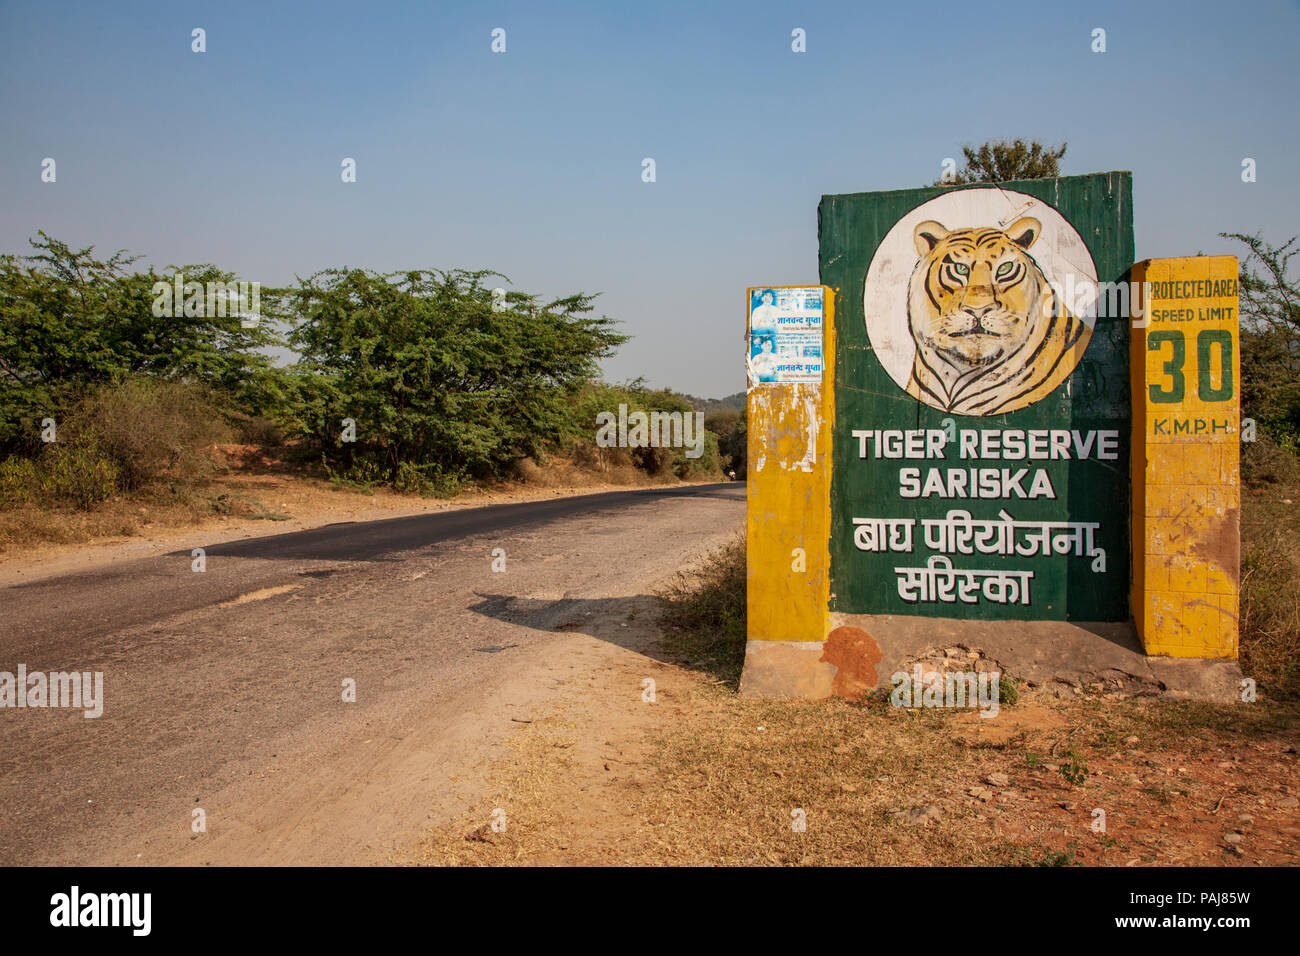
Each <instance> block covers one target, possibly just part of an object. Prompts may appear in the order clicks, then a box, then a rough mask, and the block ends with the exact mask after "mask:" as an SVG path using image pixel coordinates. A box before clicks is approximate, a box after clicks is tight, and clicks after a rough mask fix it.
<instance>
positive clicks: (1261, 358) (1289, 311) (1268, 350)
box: [1220, 232, 1300, 451]
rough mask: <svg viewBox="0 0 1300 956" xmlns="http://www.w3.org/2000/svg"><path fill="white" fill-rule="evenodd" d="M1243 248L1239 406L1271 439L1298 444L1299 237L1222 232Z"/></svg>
mask: <svg viewBox="0 0 1300 956" xmlns="http://www.w3.org/2000/svg"><path fill="white" fill-rule="evenodd" d="M1220 235H1221V236H1222V237H1223V238H1224V239H1235V240H1236V241H1237V242H1240V243H1243V244H1244V245H1245V246H1246V248H1247V250H1248V251H1247V254H1246V256H1245V258H1244V259H1243V260H1242V263H1241V282H1240V288H1239V308H1240V309H1241V404H1242V415H1243V416H1244V417H1248V418H1254V419H1255V420H1256V421H1257V422H1258V423H1259V425H1260V427H1261V428H1262V429H1263V430H1264V431H1266V432H1268V433H1269V434H1270V437H1272V438H1273V439H1274V440H1276V441H1277V442H1279V443H1280V444H1282V445H1285V446H1287V447H1289V448H1290V449H1291V450H1292V451H1295V450H1296V449H1297V448H1298V447H1300V286H1297V284H1296V281H1295V280H1294V279H1292V278H1290V277H1289V275H1288V273H1289V271H1290V262H1291V258H1292V257H1293V256H1294V255H1295V254H1296V252H1297V251H1300V250H1297V249H1296V243H1297V241H1300V236H1292V237H1291V239H1289V240H1288V241H1287V242H1284V243H1283V244H1282V245H1280V246H1274V245H1272V244H1270V243H1268V242H1265V241H1264V240H1263V239H1262V238H1261V237H1260V236H1257V235H1256V236H1248V235H1245V234H1243V233H1239V232H1225V233H1220Z"/></svg>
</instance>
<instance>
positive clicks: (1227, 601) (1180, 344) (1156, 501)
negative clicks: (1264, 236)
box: [1130, 256, 1251, 659]
mask: <svg viewBox="0 0 1300 956" xmlns="http://www.w3.org/2000/svg"><path fill="white" fill-rule="evenodd" d="M1132 280H1133V281H1132V284H1131V286H1130V288H1131V290H1132V293H1131V299H1130V301H1131V303H1132V314H1133V329H1132V335H1131V337H1130V348H1131V349H1132V355H1131V359H1132V361H1131V363H1130V368H1131V370H1132V388H1133V456H1132V472H1133V498H1132V501H1133V537H1132V541H1133V576H1132V581H1133V590H1132V603H1133V619H1134V623H1135V624H1136V625H1137V630H1138V634H1139V636H1140V637H1141V639H1142V643H1143V646H1144V647H1145V649H1146V652H1147V653H1148V654H1152V655H1166V656H1170V657H1201V658H1230V659H1235V658H1236V657H1237V636H1238V634H1237V622H1238V613H1239V587H1240V577H1241V568H1240V566H1241V536H1240V508H1241V486H1240V451H1241V445H1240V442H1241V439H1242V432H1241V374H1240V367H1241V360H1240V351H1241V350H1240V348H1239V316H1238V300H1237V292H1238V289H1237V281H1238V267H1237V260H1236V258H1234V257H1232V256H1195V257H1189V258H1182V259H1149V260H1146V261H1143V262H1139V263H1137V264H1136V265H1134V266H1133V272H1132ZM1247 437H1251V436H1247Z"/></svg>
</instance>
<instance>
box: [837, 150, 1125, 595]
mask: <svg viewBox="0 0 1300 956" xmlns="http://www.w3.org/2000/svg"><path fill="white" fill-rule="evenodd" d="M819 237H820V238H819V246H820V248H819V255H820V269H821V280H822V283H823V284H824V285H827V286H830V287H831V288H832V289H834V290H835V293H836V304H837V307H836V309H835V334H836V359H835V369H834V395H835V424H834V428H835V431H834V447H833V459H832V479H831V543H830V551H831V608H832V610H835V611H839V612H844V613H864V614H915V615H925V616H933V617H951V618H985V619H1017V620H1066V619H1070V620H1076V621H1118V620H1127V619H1128V617H1129V603H1128V597H1129V497H1130V496H1129V440H1130V420H1131V406H1130V396H1129V366H1128V354H1129V352H1128V343H1129V321H1130V320H1129V306H1128V299H1127V291H1128V287H1127V284H1126V280H1127V278H1128V276H1127V273H1128V270H1129V269H1130V267H1131V266H1132V263H1133V256H1134V249H1133V203H1132V178H1131V176H1130V174H1129V173H1126V172H1117V173H1105V174H1097V175H1091V176H1075V177H1068V178H1063V179H1046V180H1031V181H1024V182H1013V183H1003V184H999V185H998V186H979V185H976V186H968V187H933V188H923V189H907V190H899V191H896V192H875V193H855V194H852V195H842V196H824V197H823V198H822V201H821V207H820V209H819Z"/></svg>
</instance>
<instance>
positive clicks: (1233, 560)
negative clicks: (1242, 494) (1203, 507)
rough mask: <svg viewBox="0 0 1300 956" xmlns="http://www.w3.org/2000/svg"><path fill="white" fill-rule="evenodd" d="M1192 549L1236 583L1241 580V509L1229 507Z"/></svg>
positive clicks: (1195, 553)
mask: <svg viewBox="0 0 1300 956" xmlns="http://www.w3.org/2000/svg"><path fill="white" fill-rule="evenodd" d="M1191 551H1192V553H1193V554H1194V555H1196V556H1197V557H1198V558H1200V559H1201V560H1202V561H1206V562H1208V563H1210V564H1214V565H1217V566H1218V567H1220V568H1222V569H1223V572H1224V573H1225V574H1226V575H1228V578H1229V580H1231V581H1232V582H1233V584H1236V583H1237V582H1238V581H1240V580H1241V510H1240V509H1238V508H1228V509H1227V510H1225V511H1224V512H1223V515H1222V516H1221V517H1220V518H1219V519H1218V520H1217V521H1215V522H1214V523H1213V524H1212V525H1210V527H1209V528H1208V529H1207V530H1206V533H1205V536H1204V537H1203V538H1201V539H1200V540H1199V541H1197V542H1195V543H1194V544H1193V545H1192V547H1191Z"/></svg>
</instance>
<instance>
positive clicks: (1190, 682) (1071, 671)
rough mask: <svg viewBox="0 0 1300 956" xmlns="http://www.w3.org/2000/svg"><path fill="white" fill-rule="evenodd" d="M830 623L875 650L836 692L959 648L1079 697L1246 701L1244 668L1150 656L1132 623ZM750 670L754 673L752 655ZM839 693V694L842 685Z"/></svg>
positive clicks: (844, 618)
mask: <svg viewBox="0 0 1300 956" xmlns="http://www.w3.org/2000/svg"><path fill="white" fill-rule="evenodd" d="M831 617H832V621H833V622H834V624H835V625H836V629H835V630H834V631H832V632H831V637H832V638H834V636H835V635H836V634H837V633H840V634H843V633H848V632H850V631H851V632H853V633H855V634H857V635H858V637H857V638H856V640H855V641H853V642H852V643H851V644H849V643H845V642H843V641H842V642H841V646H842V647H846V648H847V647H852V648H855V649H861V648H864V647H865V648H867V649H868V650H867V652H866V654H865V655H864V657H865V659H864V660H863V661H862V662H861V665H859V664H858V663H857V662H856V661H855V660H854V659H853V658H851V657H845V656H844V655H843V654H841V655H839V656H837V657H836V658H835V659H836V663H837V665H838V667H837V669H836V680H835V683H836V685H839V684H840V683H842V679H843V676H844V673H843V672H844V671H846V670H847V671H849V672H850V676H851V677H857V676H858V675H860V674H863V673H871V672H873V671H874V673H875V675H877V676H876V680H875V682H874V686H875V687H878V688H887V687H890V686H891V680H890V678H891V675H893V674H895V673H897V672H899V671H906V670H908V669H909V668H910V667H911V666H912V663H913V662H915V661H917V660H918V659H924V658H927V657H933V656H935V655H936V653H937V656H939V657H942V656H943V654H944V650H945V649H947V648H952V647H957V648H962V649H964V650H966V651H968V652H974V651H979V652H981V659H982V660H984V661H989V662H996V664H997V665H998V666H999V668H1000V669H1001V671H1002V672H1003V673H1004V674H1006V675H1007V676H1009V677H1018V678H1021V679H1022V680H1025V681H1027V682H1028V683H1029V684H1031V685H1032V686H1034V687H1039V688H1045V689H1048V690H1055V691H1057V692H1060V693H1066V694H1072V693H1073V692H1074V691H1075V689H1080V688H1083V687H1086V686H1087V685H1089V684H1096V683H1100V684H1102V685H1103V686H1104V687H1105V688H1106V689H1107V691H1113V692H1116V693H1118V694H1120V695H1123V696H1128V695H1130V694H1159V695H1163V696H1169V697H1179V698H1188V699H1196V700H1211V701H1218V702H1222V703H1233V702H1240V700H1241V680H1242V678H1241V668H1240V667H1239V666H1238V665H1237V662H1236V661H1225V660H1209V659H1207V660H1200V659H1186V658H1184V659H1174V658H1167V657H1148V656H1147V655H1146V654H1145V653H1144V652H1143V650H1142V645H1141V643H1140V642H1139V641H1138V638H1137V632H1136V631H1135V629H1134V627H1133V625H1132V624H1119V623H1101V624H1081V623H1072V622H1060V621H964V620H954V619H951V618H932V617H908V616H903V615H888V614H879V615H872V614H832V615H831ZM753 644H754V642H752V641H751V642H750V647H753ZM828 656H833V655H828ZM822 666H823V667H825V666H829V665H822ZM745 667H746V670H747V671H748V668H749V657H748V656H746V659H745ZM980 669H983V668H982V667H981V668H980ZM836 692H837V693H840V690H839V688H838V686H837V688H836Z"/></svg>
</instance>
